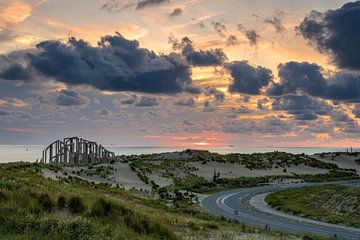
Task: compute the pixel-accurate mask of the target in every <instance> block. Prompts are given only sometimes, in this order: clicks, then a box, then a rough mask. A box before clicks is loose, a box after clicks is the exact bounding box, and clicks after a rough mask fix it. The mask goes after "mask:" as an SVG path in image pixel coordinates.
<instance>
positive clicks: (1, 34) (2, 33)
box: [0, 29, 15, 42]
mask: <svg viewBox="0 0 360 240" xmlns="http://www.w3.org/2000/svg"><path fill="white" fill-rule="evenodd" d="M14 38H15V35H14V32H13V31H12V30H10V29H4V30H0V42H7V41H10V40H13V39H14Z"/></svg>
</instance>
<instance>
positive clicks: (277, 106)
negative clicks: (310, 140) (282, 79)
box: [272, 95, 333, 120]
mask: <svg viewBox="0 0 360 240" xmlns="http://www.w3.org/2000/svg"><path fill="white" fill-rule="evenodd" d="M272 110H274V111H286V112H287V113H288V114H292V115H294V116H295V119H297V120H315V119H317V115H330V114H331V112H332V110H333V107H332V106H331V105H329V104H327V103H326V102H325V101H323V100H320V99H318V98H314V97H310V96H307V95H285V96H281V97H276V98H274V101H273V103H272Z"/></svg>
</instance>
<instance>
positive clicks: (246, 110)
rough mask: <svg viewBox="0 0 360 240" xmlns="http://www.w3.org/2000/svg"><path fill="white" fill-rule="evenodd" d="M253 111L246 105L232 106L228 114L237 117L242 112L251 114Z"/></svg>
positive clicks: (230, 116) (229, 116)
mask: <svg viewBox="0 0 360 240" xmlns="http://www.w3.org/2000/svg"><path fill="white" fill-rule="evenodd" d="M249 113H252V110H251V109H249V108H248V107H246V106H241V107H239V108H231V109H230V111H229V114H228V116H227V117H228V118H237V117H238V116H239V115H242V114H249Z"/></svg>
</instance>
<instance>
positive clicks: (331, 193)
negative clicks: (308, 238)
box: [266, 185, 360, 228]
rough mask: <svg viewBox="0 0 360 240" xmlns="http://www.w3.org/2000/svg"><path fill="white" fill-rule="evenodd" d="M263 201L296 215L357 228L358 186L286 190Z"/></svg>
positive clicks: (359, 213) (359, 219) (359, 218)
mask: <svg viewBox="0 0 360 240" xmlns="http://www.w3.org/2000/svg"><path fill="white" fill-rule="evenodd" d="M266 202H267V203H268V204H269V205H270V206H272V207H274V208H276V209H278V210H281V211H284V212H288V213H292V214H295V215H299V216H304V217H308V218H312V219H316V220H321V221H325V222H329V223H334V224H343V225H346V226H352V227H357V228H358V227H360V204H359V203H360V187H353V186H346V185H324V186H312V187H304V188H299V189H288V190H282V191H278V192H274V193H271V194H269V195H268V196H267V197H266Z"/></svg>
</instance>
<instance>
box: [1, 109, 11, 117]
mask: <svg viewBox="0 0 360 240" xmlns="http://www.w3.org/2000/svg"><path fill="white" fill-rule="evenodd" d="M9 115H10V112H8V111H6V110H2V109H0V117H3V116H9Z"/></svg>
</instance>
